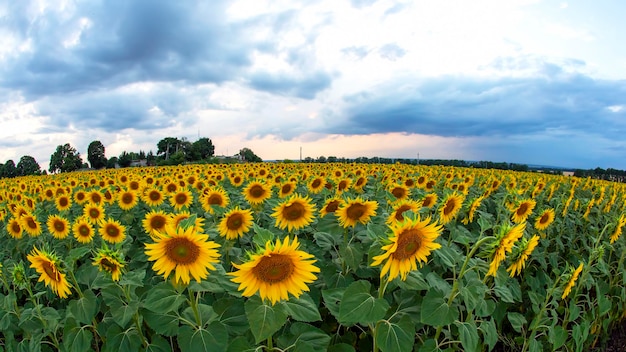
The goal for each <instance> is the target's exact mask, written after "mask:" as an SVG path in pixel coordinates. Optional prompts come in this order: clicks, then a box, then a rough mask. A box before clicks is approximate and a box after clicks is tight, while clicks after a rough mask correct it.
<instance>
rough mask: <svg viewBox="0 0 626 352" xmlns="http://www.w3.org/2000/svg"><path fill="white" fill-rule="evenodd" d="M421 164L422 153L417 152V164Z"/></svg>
mask: <svg viewBox="0 0 626 352" xmlns="http://www.w3.org/2000/svg"><path fill="white" fill-rule="evenodd" d="M419 164H420V153H417V165H419Z"/></svg>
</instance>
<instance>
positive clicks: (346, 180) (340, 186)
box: [335, 178, 352, 194]
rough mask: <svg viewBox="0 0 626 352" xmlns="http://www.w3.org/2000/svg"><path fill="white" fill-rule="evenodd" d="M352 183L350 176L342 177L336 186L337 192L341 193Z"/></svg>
mask: <svg viewBox="0 0 626 352" xmlns="http://www.w3.org/2000/svg"><path fill="white" fill-rule="evenodd" d="M351 185H352V180H351V179H350V178H342V179H340V180H338V181H337V186H336V187H335V191H336V193H337V194H341V193H343V192H346V191H348V190H349V189H350V186H351Z"/></svg>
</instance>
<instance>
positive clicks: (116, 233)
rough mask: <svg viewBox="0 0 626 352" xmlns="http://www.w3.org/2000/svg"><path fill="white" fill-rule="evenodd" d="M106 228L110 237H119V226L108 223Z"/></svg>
mask: <svg viewBox="0 0 626 352" xmlns="http://www.w3.org/2000/svg"><path fill="white" fill-rule="evenodd" d="M105 230H106V233H107V235H108V236H109V237H117V236H119V235H120V229H118V228H117V226H114V225H107V227H106V229H105Z"/></svg>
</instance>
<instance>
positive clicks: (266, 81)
mask: <svg viewBox="0 0 626 352" xmlns="http://www.w3.org/2000/svg"><path fill="white" fill-rule="evenodd" d="M331 82H332V77H331V76H330V74H328V73H326V72H322V71H318V72H313V73H312V74H309V75H306V76H303V77H293V75H290V74H282V73H268V72H258V73H256V74H254V75H252V77H251V79H250V85H251V86H252V87H253V88H255V89H258V90H263V91H266V92H270V93H275V94H282V95H291V96H296V97H299V98H303V99H313V98H315V95H316V94H317V93H318V92H319V91H322V90H324V89H326V88H328V87H329V86H330V84H331Z"/></svg>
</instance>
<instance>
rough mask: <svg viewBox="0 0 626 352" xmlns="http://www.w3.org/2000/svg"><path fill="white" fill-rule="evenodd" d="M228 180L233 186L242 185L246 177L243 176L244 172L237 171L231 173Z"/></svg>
mask: <svg viewBox="0 0 626 352" xmlns="http://www.w3.org/2000/svg"><path fill="white" fill-rule="evenodd" d="M228 180H229V181H230V183H231V184H232V185H233V186H235V187H240V186H241V185H242V184H243V181H245V178H244V177H243V175H242V174H240V173H235V174H233V175H229V176H228Z"/></svg>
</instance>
